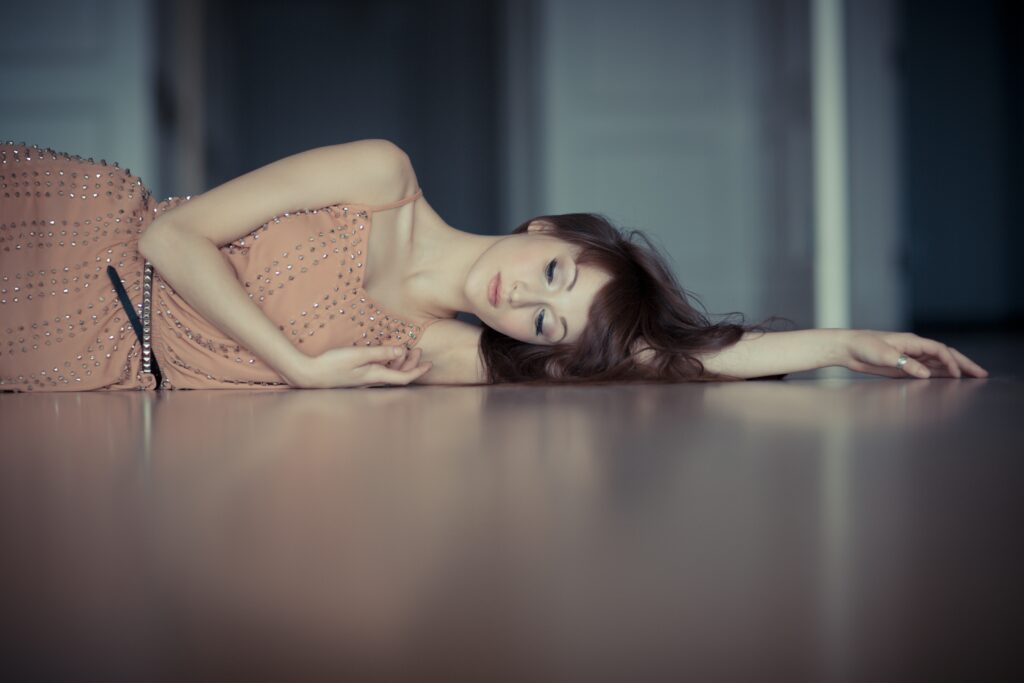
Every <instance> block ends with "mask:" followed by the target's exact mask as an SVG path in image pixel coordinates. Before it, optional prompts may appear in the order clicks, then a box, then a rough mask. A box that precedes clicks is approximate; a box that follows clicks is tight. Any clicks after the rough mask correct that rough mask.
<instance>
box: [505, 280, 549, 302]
mask: <svg viewBox="0 0 1024 683" xmlns="http://www.w3.org/2000/svg"><path fill="white" fill-rule="evenodd" d="M508 300H509V303H511V304H512V305H513V306H515V307H519V306H532V305H534V304H538V303H547V299H545V298H544V296H542V295H541V294H538V293H535V292H531V291H530V290H529V289H527V288H526V287H525V286H523V284H522V283H520V282H516V283H515V284H514V285H512V291H511V292H509V295H508Z"/></svg>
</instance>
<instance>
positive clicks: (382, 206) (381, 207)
mask: <svg viewBox="0 0 1024 683" xmlns="http://www.w3.org/2000/svg"><path fill="white" fill-rule="evenodd" d="M422 196H423V190H422V189H419V190H416V193H415V194H413V195H411V196H409V197H406V198H405V199H399V200H398V201H397V202H391V203H390V204H380V205H378V206H371V207H369V208H370V211H387V210H388V209H396V208H398V207H399V206H402V205H404V204H408V203H409V202H411V201H415V200H417V199H419V198H420V197H422Z"/></svg>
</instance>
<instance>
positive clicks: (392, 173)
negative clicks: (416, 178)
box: [373, 138, 414, 184]
mask: <svg viewBox="0 0 1024 683" xmlns="http://www.w3.org/2000/svg"><path fill="white" fill-rule="evenodd" d="M373 142H374V144H375V146H376V147H377V149H376V150H375V153H376V155H377V157H378V159H380V162H381V163H380V168H381V169H382V170H383V169H386V171H385V173H386V175H387V176H388V178H389V179H392V178H395V177H397V178H399V179H401V180H402V181H405V182H403V184H407V183H408V180H409V178H411V177H413V175H414V174H413V170H412V160H411V159H410V158H409V155H408V154H407V153H406V151H405V150H404V149H402V148H401V147H399V146H398V145H397V144H395V143H394V142H392V141H391V140H386V139H384V138H379V139H375V140H374V141H373Z"/></svg>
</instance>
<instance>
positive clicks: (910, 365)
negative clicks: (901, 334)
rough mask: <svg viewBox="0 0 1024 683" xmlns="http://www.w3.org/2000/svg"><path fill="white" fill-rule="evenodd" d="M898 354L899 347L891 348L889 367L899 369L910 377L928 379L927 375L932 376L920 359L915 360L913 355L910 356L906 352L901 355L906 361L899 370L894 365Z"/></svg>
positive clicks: (898, 356)
mask: <svg viewBox="0 0 1024 683" xmlns="http://www.w3.org/2000/svg"><path fill="white" fill-rule="evenodd" d="M900 355H901V354H900V351H899V349H893V350H892V352H891V353H890V354H889V358H891V359H892V360H891V361H890V367H893V368H895V369H896V370H899V371H901V372H902V373H903V374H904V375H909V376H911V377H918V378H920V379H928V378H929V377H931V376H932V372H931V370H929V369H928V368H927V367H925V365H924V363H922V362H921V361H919V360H917V359H916V358H914V357H912V356H910V355H909V354H906V353H904V354H902V355H904V356H906V358H907V362H906V364H905V365H904V366H903V368H902V370H901V369H900V368H899V367H898V366H897V365H896V361H898V360H899V358H900ZM897 376H898V375H897Z"/></svg>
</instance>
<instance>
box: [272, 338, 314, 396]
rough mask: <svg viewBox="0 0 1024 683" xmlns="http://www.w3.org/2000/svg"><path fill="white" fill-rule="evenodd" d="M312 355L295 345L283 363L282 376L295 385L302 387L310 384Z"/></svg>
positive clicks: (280, 372)
mask: <svg viewBox="0 0 1024 683" xmlns="http://www.w3.org/2000/svg"><path fill="white" fill-rule="evenodd" d="M310 360H311V359H310V357H309V356H307V355H306V354H304V353H303V352H302V351H300V350H298V349H295V348H294V347H293V350H292V352H290V353H289V354H288V356H287V357H286V358H285V360H284V362H283V363H282V364H281V369H280V371H279V374H280V375H281V378H282V379H283V380H284V381H286V382H288V384H290V385H292V386H293V387H296V388H299V389H302V388H305V387H308V386H309V375H310V373H309V365H310Z"/></svg>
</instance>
